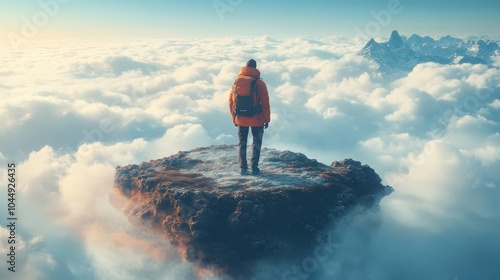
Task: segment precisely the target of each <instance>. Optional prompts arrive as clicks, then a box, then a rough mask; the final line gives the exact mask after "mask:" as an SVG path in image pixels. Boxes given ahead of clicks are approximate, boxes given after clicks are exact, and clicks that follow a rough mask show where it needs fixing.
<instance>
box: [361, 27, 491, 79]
mask: <svg viewBox="0 0 500 280" xmlns="http://www.w3.org/2000/svg"><path fill="white" fill-rule="evenodd" d="M358 54H359V55H362V56H364V57H366V58H368V59H371V60H374V61H375V62H377V63H378V64H379V65H380V70H382V71H384V72H393V71H395V70H403V71H411V70H412V69H413V67H415V66H416V65H417V64H420V63H425V62H436V63H440V64H461V63H471V64H485V65H489V66H492V64H493V59H492V58H493V57H495V56H500V46H499V44H498V42H496V41H484V40H467V41H464V40H462V39H458V38H454V37H452V36H449V35H448V36H445V37H441V38H440V39H438V40H435V39H433V38H431V37H429V36H425V37H422V36H419V35H417V34H413V35H411V36H410V37H409V38H407V37H405V36H400V35H399V33H398V32H397V31H396V30H394V31H393V32H392V34H391V37H390V39H389V41H387V42H383V43H378V42H376V41H375V40H374V39H373V38H372V39H370V41H368V43H367V44H366V45H365V47H364V48H363V49H362V50H361V51H360V52H359V53H358Z"/></svg>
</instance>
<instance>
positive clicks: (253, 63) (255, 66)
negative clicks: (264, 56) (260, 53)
mask: <svg viewBox="0 0 500 280" xmlns="http://www.w3.org/2000/svg"><path fill="white" fill-rule="evenodd" d="M247 67H252V68H257V62H256V61H255V60H253V59H250V60H249V61H247Z"/></svg>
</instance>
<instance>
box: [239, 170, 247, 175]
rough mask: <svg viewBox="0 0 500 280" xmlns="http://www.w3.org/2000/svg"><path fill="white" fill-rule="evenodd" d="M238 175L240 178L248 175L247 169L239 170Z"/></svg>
mask: <svg viewBox="0 0 500 280" xmlns="http://www.w3.org/2000/svg"><path fill="white" fill-rule="evenodd" d="M240 174H241V176H245V175H248V170H247V169H241V170H240Z"/></svg>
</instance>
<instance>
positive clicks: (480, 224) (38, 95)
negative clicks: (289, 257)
mask: <svg viewBox="0 0 500 280" xmlns="http://www.w3.org/2000/svg"><path fill="white" fill-rule="evenodd" d="M362 44H363V42H361V41H359V40H357V39H352V40H351V39H342V38H322V39H315V40H313V39H307V38H290V39H275V38H271V37H268V36H264V37H259V38H245V39H232V38H228V39H223V40H211V39H204V40H201V41H196V42H193V41H184V40H163V39H157V40H146V41H140V40H139V41H135V42H127V43H126V44H125V43H122V44H104V43H103V44H100V45H98V46H91V47H89V46H85V45H83V46H81V45H68V46H63V47H56V48H53V49H50V50H49V49H43V48H39V49H38V48H34V49H30V50H27V51H26V53H24V54H23V55H20V54H13V55H12V56H7V57H5V58H4V59H3V63H4V68H5V69H7V71H6V72H2V73H1V74H0V88H1V89H2V100H1V101H0V119H2V120H4V123H3V126H2V127H0V147H1V148H0V163H2V166H1V167H0V168H1V171H2V182H5V178H6V177H5V176H6V172H5V163H7V162H12V161H14V162H16V164H18V166H19V178H20V182H21V183H20V186H19V194H18V195H19V196H20V197H21V198H20V199H21V200H22V201H24V203H23V204H22V207H23V208H22V209H21V210H20V211H21V212H20V215H22V217H23V219H24V220H25V223H24V225H25V226H24V228H23V229H22V232H21V233H20V240H22V244H24V245H23V247H21V249H20V251H22V253H23V254H24V255H25V256H26V258H27V261H26V262H25V263H24V264H23V265H22V267H21V269H22V270H23V272H22V274H19V275H20V276H18V277H20V278H18V279H46V278H54V277H66V278H67V279H70V278H74V279H113V278H115V279H137V278H145V279H188V278H193V277H194V274H193V273H194V272H193V268H192V267H191V266H190V265H188V264H183V263H182V261H181V260H180V259H179V257H178V256H177V255H176V253H175V250H174V249H173V248H171V246H170V245H169V244H165V242H164V241H162V240H159V239H158V238H157V237H155V236H151V235H148V234H145V233H144V232H141V230H140V229H139V230H138V229H135V228H134V227H132V226H131V225H130V223H129V222H128V221H127V220H126V218H125V216H124V215H123V214H122V213H121V212H120V211H119V210H117V209H116V208H115V207H114V206H112V205H111V202H110V200H109V196H108V195H109V193H110V192H111V188H112V180H113V175H114V168H115V167H116V166H118V165H126V164H131V163H138V162H141V161H147V160H150V159H156V158H161V157H164V156H168V155H171V154H174V153H176V152H177V151H179V150H188V149H192V148H195V147H199V146H207V145H212V144H236V143H237V137H236V129H235V128H234V126H232V123H231V120H230V117H229V111H228V107H227V99H228V92H229V88H230V87H231V85H232V83H233V81H234V78H235V77H236V74H237V72H238V71H239V68H240V67H241V66H243V65H244V63H245V61H246V60H248V59H249V58H255V59H256V60H257V61H258V63H259V65H258V66H259V69H260V70H261V72H262V78H263V79H264V81H265V82H266V83H267V85H268V89H269V92H270V97H271V110H272V121H271V124H270V127H269V129H267V130H266V133H265V138H264V145H265V146H267V147H274V148H279V149H288V150H294V151H298V152H303V153H305V154H307V155H308V156H310V157H314V158H317V159H318V160H320V161H322V162H325V163H330V162H331V161H333V160H339V159H342V158H345V157H352V158H355V159H357V160H361V161H362V162H363V163H367V164H369V165H371V166H372V167H373V168H374V169H375V170H376V171H377V172H378V173H379V174H381V176H382V178H383V180H384V182H385V183H388V184H391V185H392V186H394V188H395V192H394V193H393V194H392V195H391V196H389V197H387V198H386V199H384V200H383V202H382V205H381V214H380V216H379V217H378V219H381V221H380V227H379V229H378V230H377V229H372V230H370V231H367V233H366V234H365V235H363V234H362V231H363V230H364V228H363V227H365V226H368V227H370V219H372V218H373V217H372V218H370V217H365V216H363V217H360V218H359V221H357V222H356V221H355V222H353V224H352V225H351V226H350V227H349V228H346V231H345V232H346V233H347V234H344V239H345V242H344V243H343V246H344V247H343V248H344V249H343V250H340V252H339V253H338V254H337V256H336V257H334V258H333V259H332V261H333V263H330V264H331V267H333V268H335V269H324V271H323V273H324V275H325V277H340V278H342V279H351V278H355V277H356V275H357V276H359V277H358V278H362V279H431V278H432V279H445V278H451V279H453V278H454V277H459V279H462V278H464V279H468V278H474V277H473V276H471V275H473V273H474V272H476V273H480V272H481V271H484V270H487V269H491V268H493V267H494V266H493V265H492V264H490V263H488V262H484V263H482V264H480V263H478V262H473V266H471V265H470V263H468V262H467V260H466V259H461V258H460V257H458V256H459V255H464V254H465V255H470V256H471V259H480V258H481V257H482V256H483V255H488V256H490V257H491V258H493V259H498V257H499V255H498V250H497V251H495V249H500V248H498V246H497V245H494V246H493V245H492V246H490V247H488V244H489V243H488V242H491V243H494V242H496V236H497V235H498V233H499V232H500V229H499V228H498V224H500V223H499V222H500V217H499V215H498V214H497V213H498V210H499V208H498V205H500V203H499V202H500V201H499V197H500V195H499V193H498V192H499V189H500V177H499V175H498V174H497V170H498V168H500V150H499V148H498V147H500V134H499V131H500V114H498V110H499V108H500V103H499V94H500V86H499V85H500V73H499V69H498V68H494V67H486V66H481V65H470V64H462V65H439V64H435V63H426V64H421V65H418V66H417V67H415V68H414V69H413V71H412V72H410V73H400V74H398V75H385V74H381V73H379V72H378V71H377V65H375V64H374V63H373V62H371V61H369V60H366V59H365V58H362V57H360V56H357V55H355V52H357V51H359V49H360V47H362ZM5 51H6V53H7V52H8V50H5ZM235 159H236V157H235ZM0 191H1V192H2V194H1V196H0V198H1V199H4V197H3V196H5V193H6V190H5V186H4V185H2V188H1V189H0ZM375 216H377V215H375ZM367 223H368V224H367ZM5 234H7V233H6V232H5V228H0V235H1V236H3V237H4V236H5ZM404 236H406V237H404ZM443 236H448V237H449V240H450V242H443V239H444V238H443ZM3 237H2V239H3ZM358 237H359V239H357V238H358ZM349 240H350V241H349ZM360 240H364V241H363V242H368V241H366V240H369V242H368V243H363V242H361V243H359V244H366V246H367V247H365V248H363V250H361V248H359V247H356V246H354V245H353V244H356V243H357V242H358V241H360ZM59 241H60V242H59ZM354 241H356V242H354ZM415 244H421V246H420V247H419V246H417V245H415ZM467 244H472V245H467ZM474 244H476V245H477V246H478V247H479V249H478V250H477V251H474V250H472V249H471V247H470V246H473V245H474ZM495 246H496V247H495ZM66 247H69V248H73V249H74V252H75V254H73V255H71V256H70V255H68V254H67V253H66V252H65V250H63V248H66ZM366 248H372V249H373V250H366ZM0 249H2V250H5V248H4V247H2V248H0ZM351 249H352V250H351ZM350 250H351V251H352V252H357V253H359V254H358V256H359V258H356V257H353V255H352V254H349V253H348V252H349V251H350ZM384 250H385V251H388V252H390V253H389V254H383V252H385V251H384ZM2 252H3V251H2ZM448 252H453V254H455V255H456V256H453V257H450V258H449V261H448V262H446V261H443V259H442V258H443V257H444V256H445V255H447V254H448ZM2 255H3V253H2ZM413 255H415V256H416V257H413ZM431 255H435V256H436V257H429V256H431ZM360 258H364V259H360ZM416 258H420V259H428V261H421V262H420V263H418V262H416ZM433 261H434V262H437V263H439V264H440V265H439V266H434V265H433V264H432V262H433ZM363 262H366V263H369V264H370V265H368V266H366V267H367V270H360V271H358V272H355V271H353V270H352V269H351V270H350V269H349V266H350V265H353V266H354V267H355V266H356V265H358V266H359V265H362V264H363ZM392 263H397V264H399V265H400V266H401V267H402V268H401V269H394V268H393V265H392ZM422 266H424V267H429V268H428V269H425V270H419V268H420V267H422ZM461 267H469V268H467V269H466V268H461ZM43 268H45V270H44V269H43ZM403 268H404V269H403ZM404 270H406V272H405V271H404ZM410 272H413V273H414V275H413V276H411V274H410ZM0 273H4V272H3V271H2V272H0ZM495 273H496V272H494V271H493V272H491V274H490V275H489V276H498V273H496V274H495ZM2 275H3V274H2ZM27 275H30V276H27ZM469 276H470V277H469ZM23 277H24V278H23ZM27 277H28V278H27ZM29 277H31V278H29ZM68 277H69V278H68ZM476 278H477V277H476ZM479 278H481V277H479ZM483 278H484V279H487V278H488V277H483ZM490 278H491V277H490ZM493 278H495V277H493Z"/></svg>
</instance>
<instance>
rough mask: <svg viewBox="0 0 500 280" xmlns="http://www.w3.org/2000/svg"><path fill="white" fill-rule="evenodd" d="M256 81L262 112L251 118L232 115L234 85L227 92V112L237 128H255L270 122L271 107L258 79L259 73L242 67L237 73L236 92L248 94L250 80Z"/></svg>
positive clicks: (264, 88)
mask: <svg viewBox="0 0 500 280" xmlns="http://www.w3.org/2000/svg"><path fill="white" fill-rule="evenodd" d="M255 79H258V80H257V90H258V98H260V102H261V104H262V112H261V113H258V114H257V115H255V116H253V117H250V118H249V117H242V116H236V115H234V111H233V109H234V108H233V106H234V104H235V102H236V94H235V85H233V86H232V87H231V91H230V92H229V111H230V112H231V117H232V119H233V124H237V125H238V126H249V127H257V126H264V123H269V122H271V107H270V106H269V93H268V92H267V86H266V83H264V81H262V80H261V79H260V71H259V70H257V69H255V68H252V67H243V68H241V70H240V72H239V73H238V77H237V83H236V87H238V92H244V93H247V92H250V86H251V83H252V80H255Z"/></svg>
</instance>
